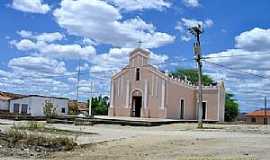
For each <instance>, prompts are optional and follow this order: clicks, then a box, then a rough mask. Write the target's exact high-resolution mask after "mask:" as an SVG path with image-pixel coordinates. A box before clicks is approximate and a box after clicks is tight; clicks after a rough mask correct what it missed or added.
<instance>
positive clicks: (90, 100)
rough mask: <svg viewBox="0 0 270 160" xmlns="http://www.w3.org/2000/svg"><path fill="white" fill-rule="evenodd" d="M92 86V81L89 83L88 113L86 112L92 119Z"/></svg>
mask: <svg viewBox="0 0 270 160" xmlns="http://www.w3.org/2000/svg"><path fill="white" fill-rule="evenodd" d="M93 86H94V83H93V81H91V86H90V87H91V88H90V92H91V93H90V95H91V96H90V99H89V104H88V105H89V106H88V107H89V111H88V114H89V117H92V116H93V115H92V98H93Z"/></svg>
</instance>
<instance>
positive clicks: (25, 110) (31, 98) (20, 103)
mask: <svg viewBox="0 0 270 160" xmlns="http://www.w3.org/2000/svg"><path fill="white" fill-rule="evenodd" d="M46 102H50V103H52V104H53V106H54V107H55V108H56V114H57V115H59V116H61V115H67V114H68V102H69V99H68V98H59V97H47V96H40V95H28V96H24V97H19V98H13V99H10V102H9V112H10V113H18V114H26V115H30V116H34V117H35V116H44V113H43V107H44V106H45V104H46Z"/></svg>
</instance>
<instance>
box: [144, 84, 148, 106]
mask: <svg viewBox="0 0 270 160" xmlns="http://www.w3.org/2000/svg"><path fill="white" fill-rule="evenodd" d="M147 95H148V81H147V80H145V81H144V108H145V109H146V108H147Z"/></svg>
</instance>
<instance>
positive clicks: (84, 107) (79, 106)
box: [68, 100, 89, 115]
mask: <svg viewBox="0 0 270 160" xmlns="http://www.w3.org/2000/svg"><path fill="white" fill-rule="evenodd" d="M68 108H69V110H76V114H85V115H88V111H89V107H88V103H85V102H77V101H76V100H70V101H69V102H68Z"/></svg>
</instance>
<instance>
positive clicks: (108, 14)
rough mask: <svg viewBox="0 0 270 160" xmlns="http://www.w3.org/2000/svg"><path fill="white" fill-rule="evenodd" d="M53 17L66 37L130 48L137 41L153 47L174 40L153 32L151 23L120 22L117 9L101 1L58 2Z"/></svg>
mask: <svg viewBox="0 0 270 160" xmlns="http://www.w3.org/2000/svg"><path fill="white" fill-rule="evenodd" d="M86 10H91V12H86ZM92 13H95V14H92ZM53 14H54V16H55V17H56V21H57V23H58V24H59V25H60V26H61V27H62V28H65V29H66V30H67V31H68V32H69V34H73V35H77V36H82V37H87V38H90V39H92V40H94V41H96V42H97V43H104V44H112V45H113V46H120V47H134V46H136V45H137V42H138V41H143V42H144V44H143V47H146V48H156V47H159V46H162V45H165V44H169V43H172V42H173V41H174V39H175V37H174V36H171V35H169V34H166V33H161V32H156V31H155V30H156V28H155V27H154V26H153V24H149V23H146V22H145V21H143V20H142V19H141V18H139V17H136V18H133V19H127V20H124V21H122V15H121V13H120V12H119V10H118V9H117V8H115V7H114V6H112V5H110V4H108V3H106V2H104V1H98V0H91V1H84V0H77V1H75V0H62V2H61V7H60V8H58V9H56V10H55V11H54V13H53Z"/></svg>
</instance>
